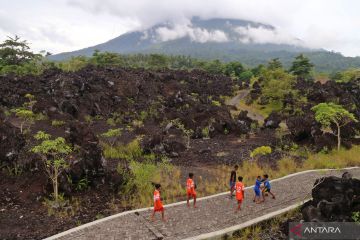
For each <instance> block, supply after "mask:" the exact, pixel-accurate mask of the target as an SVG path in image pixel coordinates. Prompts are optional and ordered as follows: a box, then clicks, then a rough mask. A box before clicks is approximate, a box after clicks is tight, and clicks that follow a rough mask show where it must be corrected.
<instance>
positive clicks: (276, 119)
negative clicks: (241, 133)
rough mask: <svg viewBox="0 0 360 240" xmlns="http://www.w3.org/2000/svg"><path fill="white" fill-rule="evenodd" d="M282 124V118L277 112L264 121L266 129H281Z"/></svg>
mask: <svg viewBox="0 0 360 240" xmlns="http://www.w3.org/2000/svg"><path fill="white" fill-rule="evenodd" d="M280 123H281V116H280V114H279V113H277V112H272V113H270V115H269V116H268V117H267V118H266V119H265V120H264V127H265V128H271V129H276V128H278V127H279V125H280Z"/></svg>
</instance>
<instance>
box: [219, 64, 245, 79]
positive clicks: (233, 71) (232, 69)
mask: <svg viewBox="0 0 360 240" xmlns="http://www.w3.org/2000/svg"><path fill="white" fill-rule="evenodd" d="M243 71H244V66H243V65H242V64H241V63H240V62H229V63H227V64H225V66H224V74H225V75H226V76H235V77H237V78H238V77H239V76H240V74H241V73H242V72H243Z"/></svg>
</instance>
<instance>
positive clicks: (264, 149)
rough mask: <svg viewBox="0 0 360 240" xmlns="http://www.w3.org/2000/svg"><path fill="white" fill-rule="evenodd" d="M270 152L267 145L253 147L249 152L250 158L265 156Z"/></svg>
mask: <svg viewBox="0 0 360 240" xmlns="http://www.w3.org/2000/svg"><path fill="white" fill-rule="evenodd" d="M271 153H272V149H271V147H269V146H261V147H257V148H255V149H254V150H253V151H252V152H251V153H250V157H251V158H253V159H254V158H257V157H258V156H265V155H268V154H271Z"/></svg>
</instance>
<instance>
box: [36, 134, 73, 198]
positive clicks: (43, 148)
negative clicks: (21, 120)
mask: <svg viewBox="0 0 360 240" xmlns="http://www.w3.org/2000/svg"><path fill="white" fill-rule="evenodd" d="M34 138H35V139H36V140H38V141H40V144H39V145H37V146H34V147H33V148H32V149H31V152H33V153H36V154H38V155H39V156H40V159H41V160H42V162H43V163H44V166H45V170H46V173H47V174H48V177H49V178H50V180H51V182H52V185H53V190H54V193H53V194H54V200H55V201H58V200H59V183H58V179H59V176H60V174H61V173H62V172H63V171H64V170H65V169H66V168H67V167H68V163H67V161H66V159H67V157H68V156H69V154H70V153H71V152H72V148H71V147H70V146H69V145H68V144H66V142H65V139H64V138H62V137H58V138H56V139H50V138H51V135H50V134H47V133H45V132H41V131H39V132H38V133H37V134H36V135H35V136H34Z"/></svg>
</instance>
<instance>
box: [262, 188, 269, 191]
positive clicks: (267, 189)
mask: <svg viewBox="0 0 360 240" xmlns="http://www.w3.org/2000/svg"><path fill="white" fill-rule="evenodd" d="M263 192H271V189H270V188H264V189H263Z"/></svg>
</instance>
